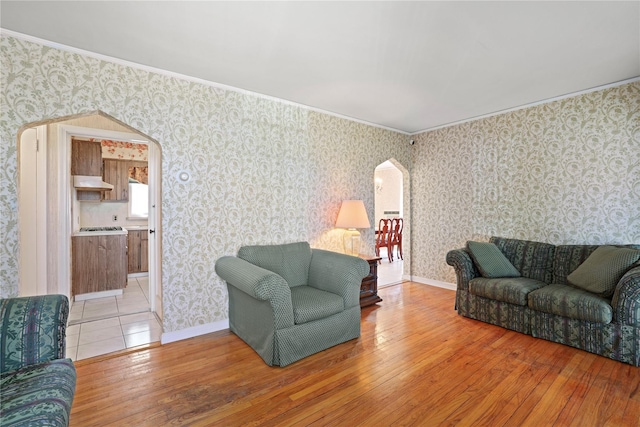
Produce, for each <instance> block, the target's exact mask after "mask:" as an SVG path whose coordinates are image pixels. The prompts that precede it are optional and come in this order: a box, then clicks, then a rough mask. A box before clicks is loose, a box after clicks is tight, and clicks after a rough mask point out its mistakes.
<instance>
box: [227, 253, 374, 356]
mask: <svg viewBox="0 0 640 427" xmlns="http://www.w3.org/2000/svg"><path fill="white" fill-rule="evenodd" d="M216 273H218V275H219V276H220V277H221V278H222V279H223V280H225V281H226V283H227V288H228V290H229V327H230V329H231V331H232V332H233V333H235V334H236V335H238V336H239V337H240V338H242V340H244V341H245V342H246V343H247V344H249V346H251V347H252V348H253V349H254V350H255V351H256V352H257V353H258V354H259V355H260V357H262V359H263V360H264V361H265V363H267V365H269V366H273V365H279V366H286V365H288V364H290V363H292V362H295V361H297V360H300V359H302V358H304V357H307V356H309V355H311V354H314V353H317V352H319V351H322V350H324V349H327V348H329V347H332V346H334V345H337V344H340V343H343V342H345V341H348V340H351V339H354V338H357V337H359V336H360V284H361V282H362V279H363V278H364V277H365V276H367V274H368V273H369V264H368V263H367V262H366V261H365V260H363V259H360V258H357V257H353V256H349V255H344V254H339V253H336V252H329V251H324V250H321V249H311V248H310V247H309V244H308V243H307V242H298V243H291V244H285V245H272V246H244V247H242V248H240V250H239V251H238V256H237V257H232V256H225V257H222V258H220V259H219V260H218V261H217V262H216Z"/></svg>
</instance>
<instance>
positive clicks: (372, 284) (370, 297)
mask: <svg viewBox="0 0 640 427" xmlns="http://www.w3.org/2000/svg"><path fill="white" fill-rule="evenodd" d="M360 258H363V259H364V260H365V261H367V262H368V263H369V275H368V276H367V277H365V278H364V279H362V284H361V285H360V307H367V306H369V305H373V304H375V303H377V302H380V301H382V298H380V297H379V296H378V261H380V259H381V258H380V257H376V256H373V257H372V256H366V255H360Z"/></svg>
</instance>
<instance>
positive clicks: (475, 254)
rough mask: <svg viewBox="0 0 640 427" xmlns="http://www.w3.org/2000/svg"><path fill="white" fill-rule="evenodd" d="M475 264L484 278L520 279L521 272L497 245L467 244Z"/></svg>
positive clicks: (484, 243)
mask: <svg viewBox="0 0 640 427" xmlns="http://www.w3.org/2000/svg"><path fill="white" fill-rule="evenodd" d="M467 248H468V249H469V253H470V254H471V258H473V262H474V263H475V265H476V267H478V270H479V271H480V274H482V276H484V277H492V278H495V277H519V276H520V272H519V271H518V270H516V268H515V267H514V266H513V265H512V264H511V262H509V260H508V259H507V257H505V256H504V254H503V253H502V252H501V251H500V249H498V247H497V246H496V245H494V244H493V243H488V242H473V241H469V242H467Z"/></svg>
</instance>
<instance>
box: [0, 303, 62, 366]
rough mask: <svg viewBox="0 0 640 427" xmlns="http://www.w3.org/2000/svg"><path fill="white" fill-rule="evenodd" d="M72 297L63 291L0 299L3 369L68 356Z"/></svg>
mask: <svg viewBox="0 0 640 427" xmlns="http://www.w3.org/2000/svg"><path fill="white" fill-rule="evenodd" d="M68 317H69V299H68V298H67V297H66V296H64V295H40V296H33V297H19V298H7V299H3V300H1V301H0V372H8V371H13V370H15V369H19V368H22V367H24V366H27V365H34V364H37V363H43V362H48V361H51V360H55V359H63V358H64V357H65V338H66V331H67V318H68Z"/></svg>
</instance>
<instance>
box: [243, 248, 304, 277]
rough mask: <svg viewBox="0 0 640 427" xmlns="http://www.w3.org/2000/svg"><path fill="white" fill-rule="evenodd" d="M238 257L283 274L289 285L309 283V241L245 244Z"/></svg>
mask: <svg viewBox="0 0 640 427" xmlns="http://www.w3.org/2000/svg"><path fill="white" fill-rule="evenodd" d="M238 258H242V259H244V260H245V261H249V262H250V263H251V264H254V265H257V266H259V267H262V268H264V269H267V270H269V271H273V272H274V273H276V274H278V275H280V276H282V278H284V280H286V281H287V283H288V284H289V287H294V286H300V285H306V284H307V283H308V282H307V280H308V276H309V265H310V264H311V247H310V246H309V243H307V242H297V243H289V244H285V245H265V246H243V247H241V248H240V249H239V250H238Z"/></svg>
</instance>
